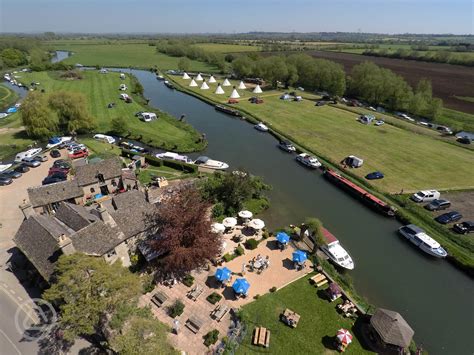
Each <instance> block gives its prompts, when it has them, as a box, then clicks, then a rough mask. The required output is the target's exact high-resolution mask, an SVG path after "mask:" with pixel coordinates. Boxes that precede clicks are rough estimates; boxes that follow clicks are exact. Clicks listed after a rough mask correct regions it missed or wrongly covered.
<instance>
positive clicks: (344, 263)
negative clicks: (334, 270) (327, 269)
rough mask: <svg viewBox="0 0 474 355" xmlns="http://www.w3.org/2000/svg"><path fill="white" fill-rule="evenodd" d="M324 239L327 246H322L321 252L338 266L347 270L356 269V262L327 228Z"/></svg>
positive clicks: (324, 229)
mask: <svg viewBox="0 0 474 355" xmlns="http://www.w3.org/2000/svg"><path fill="white" fill-rule="evenodd" d="M323 237H324V239H325V240H326V242H327V244H325V245H323V246H321V250H322V251H323V252H324V253H325V254H326V255H327V256H328V257H329V259H330V260H331V261H332V262H333V263H335V264H336V265H338V266H340V267H342V268H344V269H347V270H353V269H354V261H353V260H352V257H351V256H350V255H349V253H348V252H347V251H346V249H344V248H343V247H342V245H341V243H339V240H337V238H336V237H335V236H334V235H333V234H332V233H331V232H329V231H328V230H327V229H326V228H323Z"/></svg>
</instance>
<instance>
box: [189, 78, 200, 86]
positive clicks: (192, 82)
mask: <svg viewBox="0 0 474 355" xmlns="http://www.w3.org/2000/svg"><path fill="white" fill-rule="evenodd" d="M189 86H198V84H197V83H196V82H195V81H194V79H193V80H191V82H190V83H189Z"/></svg>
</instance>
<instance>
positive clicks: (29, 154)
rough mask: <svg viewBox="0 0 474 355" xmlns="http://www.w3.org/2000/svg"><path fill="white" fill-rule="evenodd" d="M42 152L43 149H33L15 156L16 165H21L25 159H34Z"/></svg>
mask: <svg viewBox="0 0 474 355" xmlns="http://www.w3.org/2000/svg"><path fill="white" fill-rule="evenodd" d="M42 150H43V149H42V148H33V149H30V150H27V151H26V152H21V153H18V154H17V155H16V156H15V163H21V162H22V161H23V159H26V158H32V157H34V156H35V155H36V154H39V153H40V152H41V151H42Z"/></svg>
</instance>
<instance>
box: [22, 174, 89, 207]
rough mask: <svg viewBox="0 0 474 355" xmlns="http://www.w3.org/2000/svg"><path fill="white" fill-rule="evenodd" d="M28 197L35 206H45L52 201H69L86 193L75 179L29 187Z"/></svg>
mask: <svg viewBox="0 0 474 355" xmlns="http://www.w3.org/2000/svg"><path fill="white" fill-rule="evenodd" d="M27 191H28V198H29V200H30V202H31V204H32V206H33V207H39V206H45V205H48V204H50V203H55V202H61V201H67V200H70V199H73V198H77V197H81V196H83V195H84V192H83V191H82V189H81V188H80V187H79V186H78V185H77V182H76V181H74V180H67V181H62V182H57V183H54V184H49V185H43V186H36V187H30V188H28V190H27Z"/></svg>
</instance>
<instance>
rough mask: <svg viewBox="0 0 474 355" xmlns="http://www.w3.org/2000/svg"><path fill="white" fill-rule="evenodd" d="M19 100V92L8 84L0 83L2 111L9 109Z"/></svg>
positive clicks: (0, 109) (0, 105) (0, 108)
mask: <svg viewBox="0 0 474 355" xmlns="http://www.w3.org/2000/svg"><path fill="white" fill-rule="evenodd" d="M17 100H18V94H17V93H16V92H14V91H13V90H10V89H9V88H8V87H7V86H5V85H3V84H0V112H2V111H3V110H5V109H7V108H8V107H9V106H10V105H12V104H14V103H15V102H16V101H17Z"/></svg>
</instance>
